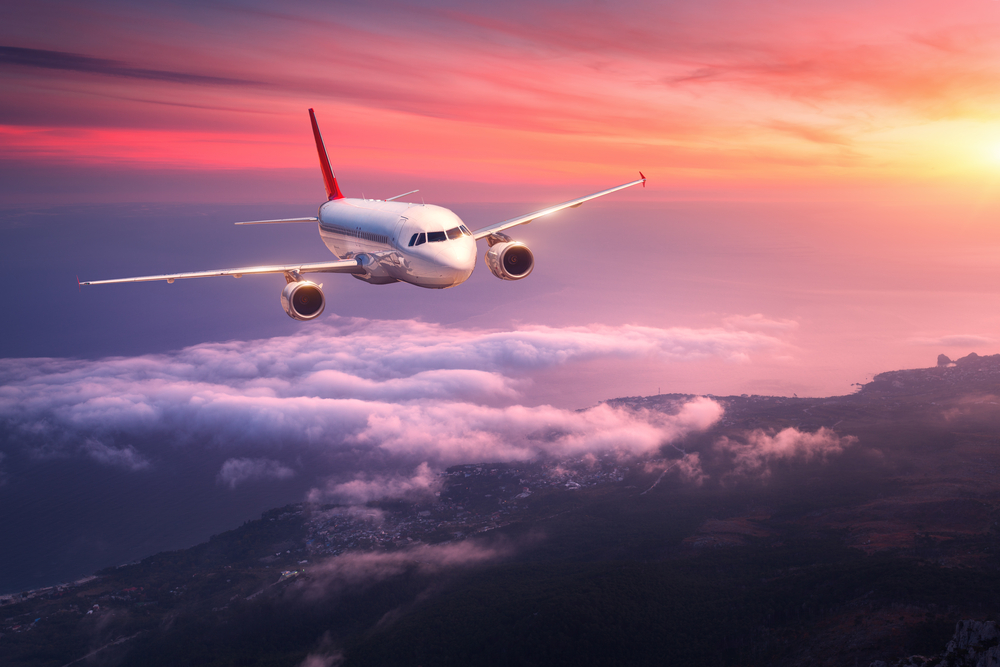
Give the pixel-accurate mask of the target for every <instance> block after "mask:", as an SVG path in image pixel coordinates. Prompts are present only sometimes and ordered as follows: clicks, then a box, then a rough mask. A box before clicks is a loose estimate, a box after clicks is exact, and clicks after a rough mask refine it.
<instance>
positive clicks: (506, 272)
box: [486, 241, 535, 280]
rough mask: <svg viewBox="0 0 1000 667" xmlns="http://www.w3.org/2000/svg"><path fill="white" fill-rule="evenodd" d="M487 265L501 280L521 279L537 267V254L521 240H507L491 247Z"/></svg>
mask: <svg viewBox="0 0 1000 667" xmlns="http://www.w3.org/2000/svg"><path fill="white" fill-rule="evenodd" d="M486 265H487V266H489V267H490V271H492V272H493V275H495V276H496V277H497V278H499V279H500V280H520V279H521V278H527V277H528V274H530V273H531V270H532V269H533V268H535V256H534V255H532V254H531V251H530V250H528V246H526V245H524V244H523V243H521V242H520V241H506V242H504V243H497V244H495V245H493V246H491V247H490V249H489V250H488V251H487V253H486Z"/></svg>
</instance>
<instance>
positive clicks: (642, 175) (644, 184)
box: [639, 171, 646, 187]
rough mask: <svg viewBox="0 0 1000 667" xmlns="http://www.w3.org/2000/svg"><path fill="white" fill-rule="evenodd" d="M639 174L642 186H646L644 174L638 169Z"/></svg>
mask: <svg viewBox="0 0 1000 667" xmlns="http://www.w3.org/2000/svg"><path fill="white" fill-rule="evenodd" d="M639 176H641V177H642V187H646V176H645V175H644V174H643V173H642V172H641V171H640V172H639Z"/></svg>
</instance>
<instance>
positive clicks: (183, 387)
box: [0, 0, 1000, 588]
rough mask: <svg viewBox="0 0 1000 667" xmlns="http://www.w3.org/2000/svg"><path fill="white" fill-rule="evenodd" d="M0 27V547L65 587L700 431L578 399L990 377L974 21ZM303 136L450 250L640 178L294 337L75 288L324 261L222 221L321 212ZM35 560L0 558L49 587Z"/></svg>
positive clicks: (649, 447) (394, 18)
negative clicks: (490, 465) (318, 506)
mask: <svg viewBox="0 0 1000 667" xmlns="http://www.w3.org/2000/svg"><path fill="white" fill-rule="evenodd" d="M3 14H4V21H3V22H2V23H0V239H2V242H0V278H2V279H3V281H4V285H5V289H4V290H3V292H2V293H0V309H2V311H3V312H4V314H5V315H4V317H3V320H2V328H0V507H6V508H7V510H8V513H7V514H3V513H2V512H0V528H5V529H7V532H6V534H11V530H13V529H12V528H11V526H13V525H15V523H16V525H17V526H21V527H24V526H28V524H30V523H31V522H32V521H35V522H36V523H37V522H38V521H52V520H53V517H55V516H64V517H65V522H64V523H65V525H63V529H65V530H70V526H71V524H73V523H74V522H75V525H79V526H82V527H83V528H81V529H80V530H79V531H78V538H79V539H78V541H77V542H74V544H76V545H77V546H76V547H74V549H75V551H73V552H72V553H76V554H85V555H86V558H87V559H89V560H86V559H84V560H86V562H87V563H92V564H96V565H94V567H97V566H98V565H100V564H101V563H103V562H104V561H102V559H105V560H107V559H112V560H113V559H114V558H118V557H121V558H125V557H126V556H127V557H129V558H131V557H135V556H139V555H144V554H145V553H147V552H149V551H150V550H153V549H161V548H176V547H177V546H183V545H185V544H189V543H193V542H194V541H197V540H198V539H202V538H203V537H205V536H207V535H208V534H209V533H210V531H213V530H216V531H217V530H220V529H223V528H225V527H227V526H229V525H231V524H232V523H233V522H234V521H242V520H243V519H245V518H249V517H250V516H252V515H253V513H254V512H259V511H261V510H264V509H268V508H269V507H272V506H274V505H276V504H279V503H281V502H291V501H294V500H297V499H299V500H300V499H303V498H306V497H324V498H325V497H331V498H346V499H348V500H350V501H351V502H362V501H364V499H365V498H368V497H371V495H372V494H376V493H380V492H392V493H399V494H406V493H410V492H411V491H414V490H418V491H419V490H420V489H424V490H426V489H427V488H430V486H432V483H431V481H429V480H433V479H434V476H435V475H436V474H437V473H438V472H439V471H440V470H441V469H442V467H444V466H447V465H451V464H453V463H456V462H462V461H463V460H464V459H466V458H471V459H476V460H479V459H481V458H483V457H487V456H492V457H496V458H498V459H504V460H510V459H514V458H517V457H519V456H536V455H543V454H545V453H546V452H549V453H552V454H553V455H566V456H571V455H572V456H586V455H587V454H592V455H616V456H618V455H621V456H625V455H638V454H648V453H650V452H651V451H653V450H655V449H656V447H658V446H660V445H662V444H663V443H668V442H672V441H674V440H675V439H676V438H679V437H682V436H683V434H684V433H688V432H691V431H692V430H698V429H701V428H706V427H707V426H708V425H710V424H711V423H714V422H713V420H715V419H718V418H719V414H718V410H719V409H720V408H719V405H720V404H718V403H715V402H711V401H708V402H697V400H696V399H692V402H690V403H685V404H683V405H682V404H679V405H678V407H677V412H676V414H672V415H668V416H667V417H662V418H661V417H656V416H654V415H644V416H640V417H636V416H635V415H629V414H625V413H623V412H620V411H618V412H616V411H614V410H610V409H608V408H606V406H604V407H602V406H600V405H598V404H599V403H600V402H601V401H603V400H606V399H609V398H614V397H619V396H636V395H650V394H656V393H659V392H663V393H687V394H706V395H707V394H712V395H716V396H724V395H731V394H741V393H748V394H754V393H757V394H772V395H786V396H790V395H793V394H797V395H799V396H827V395H840V394H846V393H849V392H851V391H854V390H855V389H856V386H857V383H860V382H866V381H869V380H870V379H871V377H872V376H873V375H874V374H875V373H878V372H882V371H887V370H894V369H899V368H913V367H926V366H930V365H933V364H934V363H935V362H936V358H937V355H938V354H940V353H944V354H947V355H949V356H951V357H952V358H957V357H960V356H963V355H966V354H968V353H970V352H977V353H979V354H993V353H996V352H1000V334H998V327H1000V315H998V313H1000V297H998V293H997V289H996V285H997V257H998V253H1000V226H998V224H997V219H998V217H997V216H998V214H1000V87H998V86H996V81H997V80H998V79H1000V76H998V75H1000V2H998V1H997V0H977V1H964V0H963V1H960V2H953V3H948V4H941V3H934V2H909V3H899V2H891V1H867V2H851V1H848V2H840V3H829V2H811V1H807V2H796V3H789V2H753V3H751V2H732V1H706V2H697V3H695V2H669V3H665V2H658V3H641V2H637V3H606V2H586V3H580V2H573V3H569V2H566V3H561V2H551V1H542V2H538V1H536V2H531V3H526V2H512V3H504V4H502V5H497V4H495V3H475V2H406V3H391V2H370V3H329V2H322V3H321V2H288V3H281V4H280V5H279V4H277V3H265V2H231V3H220V2H198V3H194V2H169V3H167V2H148V3H141V4H137V3H129V2H109V1H100V0H99V1H96V2H89V3H76V2H46V1H44V0H43V1H39V2H32V3H15V2H8V3H6V4H5V5H4V12H3ZM308 108H314V109H315V110H316V114H317V117H318V120H319V123H320V126H321V128H322V130H323V135H324V137H325V139H326V143H327V148H328V151H329V153H330V156H331V159H332V162H333V165H334V168H335V170H336V171H337V174H338V177H339V180H340V184H341V187H342V189H343V190H344V191H345V193H346V194H347V196H367V197H375V198H385V197H389V196H393V195H396V194H399V193H401V192H406V191H409V190H412V189H414V188H419V189H420V192H419V193H418V194H415V195H412V196H411V197H410V200H411V201H415V202H419V201H426V202H428V203H436V204H440V205H444V206H447V207H449V208H452V209H453V210H454V211H455V212H456V213H457V214H458V215H460V216H461V217H462V218H463V220H465V221H466V222H467V223H468V226H469V227H470V228H472V229H476V228H479V227H482V226H485V225H487V224H490V223H493V222H496V221H499V220H504V219H507V218H510V217H513V216H515V215H518V214H522V213H524V212H527V211H531V210H535V209H537V208H541V207H542V206H545V205H548V204H552V203H556V202H559V201H563V200H566V199H570V198H573V197H577V196H581V195H583V194H586V193H589V192H593V191H596V190H600V189H604V188H607V187H611V186H613V185H617V184H620V183H624V182H627V181H630V180H633V179H635V178H637V176H638V173H639V171H640V170H641V171H642V172H643V173H644V174H645V175H646V176H647V177H648V183H647V186H646V187H644V188H641V187H634V188H630V189H628V190H625V191H622V192H619V193H615V194H614V195H611V196H609V197H606V198H604V199H602V200H599V201H595V202H591V203H588V204H587V205H586V206H583V207H581V208H578V209H572V210H568V211H564V212H561V213H559V214H557V215H554V216H551V217H550V218H546V219H544V220H538V221H535V222H533V223H532V224H530V225H526V226H522V227H519V228H517V229H516V230H514V234H513V235H514V236H515V237H516V238H518V239H520V240H523V241H524V242H526V243H527V244H528V245H529V246H530V247H531V248H532V251H533V252H534V255H535V258H536V263H537V264H536V268H535V270H534V271H533V273H532V274H531V276H530V277H529V278H528V279H526V280H522V281H516V282H507V281H504V282H501V281H498V280H497V279H496V278H494V277H493V276H492V275H491V274H490V273H489V271H488V270H487V269H486V268H485V267H484V266H483V262H482V260H481V258H480V260H479V266H478V270H477V271H476V272H475V273H474V274H473V276H472V278H471V279H470V280H469V281H468V282H467V283H465V284H463V285H461V286H458V287H456V288H453V289H448V290H441V291H438V290H422V289H419V288H415V287H411V286H407V285H401V284H396V285H388V286H371V285H366V284H363V283H361V282H359V281H356V280H353V279H351V278H350V277H348V276H329V277H328V278H326V279H325V280H324V283H325V284H324V289H325V290H326V294H327V298H328V303H327V310H326V313H325V314H324V316H323V317H322V318H320V320H319V321H317V322H313V323H302V322H296V321H292V320H291V319H289V318H288V317H287V316H286V315H285V314H284V313H283V312H282V310H281V308H280V306H279V302H278V296H279V294H280V290H281V287H282V286H283V281H282V280H281V277H280V276H270V277H246V278H244V279H241V280H238V281H237V280H232V279H229V278H226V279H212V280H189V281H178V282H177V283H175V284H173V285H166V284H138V285H136V284H133V285H110V286H102V287H92V288H84V289H82V290H79V289H78V287H77V285H76V279H77V277H79V278H80V279H84V280H91V279H94V280H96V279H103V278H112V277H126V276H132V275H144V274H157V273H167V272H177V271H195V270H206V269H213V268H224V267H230V266H242V265H253V264H260V263H290V262H303V261H323V260H325V259H328V258H329V253H328V252H327V251H326V250H325V248H324V247H323V246H322V244H321V243H320V241H319V239H318V237H317V234H316V230H315V228H314V227H312V226H310V225H294V226H273V227H250V228H240V227H234V226H233V225H232V224H231V223H232V222H234V221H237V220H253V219H267V218H280V217H296V216H308V215H313V214H314V213H315V210H316V208H317V206H318V205H319V203H321V201H322V200H323V199H324V191H323V183H322V178H321V176H320V172H319V169H318V161H317V157H316V153H315V148H314V145H313V142H312V136H311V132H310V127H309V123H308V117H307V113H306V110H307V109H308ZM481 250H482V248H481ZM594 406H597V407H594ZM685 406H687V407H685ZM713 406H714V407H713ZM584 408H592V409H591V410H584V411H582V412H580V410H581V409H584ZM685 411H687V412H685ZM668 417H669V418H668ZM664 420H666V421H664ZM793 435H794V437H793V438H792V440H794V441H795V442H799V441H798V440H796V438H799V437H800V436H801V438H804V439H805V440H803V442H806V441H808V442H813V441H815V442H820V443H828V444H829V443H835V444H836V443H841V442H846V441H842V440H840V439H839V438H848V437H849V435H850V434H823V435H819V436H818V435H816V434H793ZM761 437H762V436H757V435H753V434H748V435H747V437H746V438H745V442H744V443H743V445H745V446H747V447H750V448H751V449H752V452H751V453H747V454H745V455H743V454H740V456H739V457H737V458H740V457H742V459H745V460H748V461H756V460H758V459H759V457H760V456H764V454H761V452H764V451H767V447H766V446H765V445H766V444H767V443H766V442H765V440H766V439H765V440H762V439H761ZM767 437H770V436H767ZM809 438H813V439H814V440H809ZM761 443H764V444H761ZM741 446H742V445H741ZM836 446H837V447H840V446H841V445H840V444H836ZM748 451H750V450H748ZM792 451H798V450H796V449H795V448H794V447H792ZM753 452H756V454H754V453H753ZM755 457H757V458H755ZM688 463H689V465H687V467H686V468H684V467H678V471H680V470H683V469H686V470H688V471H689V472H691V475H692V478H697V476H698V475H697V474H696V469H697V466H696V465H695V464H696V462H692V461H689V462H688ZM81 466H82V467H81ZM82 470H86V471H87V473H86V474H87V475H88V477H87V478H86V479H84V478H81V477H80V476H79V475H80V474H81V473H80V472H74V471H82ZM678 474H679V473H678ZM56 480H58V481H56ZM88 480H103V481H102V482H101V484H103V487H102V488H103V489H104V490H103V491H102V493H103V494H104V495H101V497H99V498H95V497H93V494H92V493H91V492H90V491H89V490H88V488H89V487H88V484H89V482H88ZM154 480H155V481H154ZM56 487H58V489H59V490H58V491H57V489H56ZM178 489H183V492H184V494H186V495H187V497H188V498H189V499H190V502H188V503H187V504H185V503H184V502H181V501H179V500H177V501H170V502H168V501H167V500H166V499H167V498H168V497H171V495H170V494H171V493H172V492H174V491H176V490H178ZM387 489H388V490H389V491H386V490H387ZM5 494H6V496H7V498H6V500H4V498H3V496H4V495H5ZM196 502H197V503H200V504H201V505H202V506H208V507H212V508H214V510H213V512H212V513H209V514H210V515H206V516H207V518H206V516H202V515H200V514H197V513H196V511H195V509H193V507H194V503H196ZM125 503H131V504H132V505H134V507H133V508H132V509H131V510H130V511H131V514H129V513H128V512H126V514H129V516H130V517H132V518H129V519H128V520H126V519H122V522H121V524H120V526H119V528H120V529H119V530H117V531H115V530H112V531H111V532H109V533H106V534H105V533H100V531H101V530H110V529H107V527H106V523H107V522H106V521H105V519H106V516H107V514H108V512H111V511H119V510H120V509H121V508H122V507H123V506H124V504H125ZM109 508H116V509H114V510H112V509H109ZM70 509H71V510H72V511H68V510H70ZM140 509H141V511H140ZM19 516H20V517H31V518H32V521H28V520H23V521H22V520H21V519H18V517H19ZM153 516H155V517H158V518H157V519H156V520H155V521H152V523H153V524H157V522H159V523H158V524H157V525H159V526H161V527H163V526H170V529H169V530H167V529H165V528H164V529H163V531H161V532H159V533H158V532H157V531H156V530H154V529H153V528H150V527H149V525H147V524H148V523H149V522H148V521H147V524H144V523H143V520H144V518H145V519H149V517H153ZM193 517H198V518H193ZM182 518H183V521H184V522H186V523H185V524H184V525H185V526H188V527H189V528H190V529H189V530H187V532H185V531H184V530H181V529H179V528H177V525H179V524H178V522H180V521H181V519H182ZM5 521H6V522H7V523H4V522H5ZM18 521H20V523H17V522H18ZM12 522H13V523H12ZM227 522H228V523H227ZM50 525H51V524H50ZM60 525H62V524H60ZM143 525H145V526H146V527H145V528H143V529H141V530H140V529H139V528H138V526H143ZM126 526H127V527H128V529H127V530H126V529H125V528H124V527H126ZM17 530H21V528H17ZM143 530H145V531H146V532H143ZM126 533H128V534H135V535H138V537H135V538H134V539H133V538H132V537H128V536H127V535H126ZM98 534H100V535H101V537H100V539H98V538H96V537H94V536H95V535H98ZM18 535H20V537H19V538H18V539H20V540H21V542H20V543H21V544H23V545H30V544H33V543H35V542H36V541H37V540H38V536H37V535H35V534H33V533H31V531H30V529H29V528H24V530H23V531H22V532H20V533H18ZM61 546H62V545H59V544H52V545H49V546H46V547H44V549H42V551H38V552H37V553H35V552H31V553H29V552H30V548H29V547H28V546H25V547H24V550H23V554H24V560H22V561H19V563H21V565H18V564H15V563H8V564H5V567H7V568H8V569H10V568H13V569H17V568H18V567H22V566H23V563H25V562H42V561H44V559H45V558H49V561H45V562H50V563H51V564H52V565H51V567H52V568H56V569H58V567H63V566H58V567H57V565H58V564H57V561H58V560H59V558H62V557H64V556H65V554H62V555H60V554H59V553H58V552H59V549H60V548H61ZM46 549H47V551H46ZM32 553H34V555H32ZM45 554H47V555H45ZM29 556H30V558H29ZM81 558H82V556H81ZM80 562H83V561H82V560H81V561H80ZM64 565H65V564H64ZM53 571H55V569H53V570H50V571H49V574H46V570H45V568H44V567H40V569H38V571H37V572H35V573H34V574H32V575H31V576H32V577H34V579H31V581H44V580H46V577H49V578H51V576H54V575H51V572H53ZM83 573H86V572H85V571H84V572H83ZM25 581H27V579H25ZM2 585H3V584H2V582H0V588H2Z"/></svg>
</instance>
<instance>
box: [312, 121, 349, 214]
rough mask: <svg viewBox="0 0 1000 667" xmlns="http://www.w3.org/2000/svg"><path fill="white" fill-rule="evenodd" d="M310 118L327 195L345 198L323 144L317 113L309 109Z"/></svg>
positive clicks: (332, 197)
mask: <svg viewBox="0 0 1000 667" xmlns="http://www.w3.org/2000/svg"><path fill="white" fill-rule="evenodd" d="M309 120H311V121H312V126H313V137H315V138H316V152H317V153H319V168H320V170H321V171H322V172H323V184H324V185H326V194H327V197H328V198H329V199H331V200H333V199H343V198H344V194H343V193H342V192H341V191H340V186H339V185H337V177H336V176H335V175H334V174H333V169H332V168H331V167H330V156H329V155H327V154H326V146H324V145H323V137H322V135H320V133H319V125H318V124H317V123H316V114H315V113H313V110H312V109H310V110H309Z"/></svg>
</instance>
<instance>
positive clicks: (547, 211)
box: [472, 171, 646, 240]
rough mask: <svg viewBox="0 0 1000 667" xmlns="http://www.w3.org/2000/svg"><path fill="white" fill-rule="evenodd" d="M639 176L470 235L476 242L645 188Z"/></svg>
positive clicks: (644, 180) (643, 179) (644, 179)
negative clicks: (637, 186) (583, 205)
mask: <svg viewBox="0 0 1000 667" xmlns="http://www.w3.org/2000/svg"><path fill="white" fill-rule="evenodd" d="M639 175H640V176H642V178H640V179H639V180H637V181H632V182H631V183H625V184H624V185H618V186H616V187H613V188H609V189H607V190H601V191H600V192H595V193H594V194H592V195H587V196H585V197H580V198H579V199H572V200H570V201H567V202H563V203H562V204H556V205H555V206H549V207H548V208H543V209H542V210H540V211H535V212H534V213H529V214H527V215H522V216H520V217H517V218H511V219H510V220H504V221H503V222H498V223H496V224H493V225H490V226H489V227H483V228H482V229H477V230H476V231H475V232H473V233H472V235H473V236H474V237H475V238H476V240H479V239H481V238H485V237H487V236H489V235H490V234H495V233H497V232H502V231H503V230H505V229H509V228H510V227H516V226H517V225H523V224H525V223H528V222H531V221H532V220H534V219H535V218H540V217H542V216H544V215H549V214H550V213H555V212H556V211H561V210H563V209H564V208H575V207H577V206H579V205H580V204H583V203H584V202H588V201H590V200H591V199H597V198H598V197H603V196H604V195H609V194H611V193H612V192H618V191H619V190H624V189H625V188H630V187H632V186H633V185H638V184H639V183H642V184H643V187H645V184H646V177H645V176H643V175H642V172H641V171H640V172H639Z"/></svg>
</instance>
